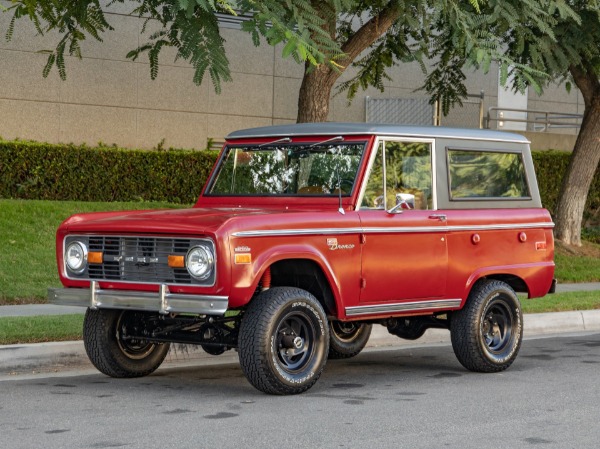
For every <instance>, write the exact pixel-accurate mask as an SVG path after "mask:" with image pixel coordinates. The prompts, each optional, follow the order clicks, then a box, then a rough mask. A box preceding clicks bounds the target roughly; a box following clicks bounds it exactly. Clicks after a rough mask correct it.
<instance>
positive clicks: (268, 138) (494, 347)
mask: <svg viewBox="0 0 600 449" xmlns="http://www.w3.org/2000/svg"><path fill="white" fill-rule="evenodd" d="M552 227H553V223H552V220H551V218H550V215H549V214H548V212H547V211H546V210H545V209H543V208H542V205H541V201H540V195H539V192H538V188H537V183H536V178H535V173H534V169H533V164H532V160H531V153H530V150H529V145H528V142H527V140H526V139H524V138H523V137H521V136H519V135H514V134H507V133H501V132H494V131H482V130H460V129H448V128H424V127H414V126H393V125H372V124H364V123H363V124H340V123H324V124H301V125H284V126H272V127H264V128H255V129H248V130H242V131H236V132H234V133H232V134H230V135H229V136H228V137H227V139H226V143H225V146H224V148H223V150H222V152H221V154H220V156H219V159H218V161H217V163H216V165H215V168H214V169H213V171H212V174H211V176H210V178H209V180H208V182H207V183H206V185H205V187H204V189H203V191H202V193H201V195H200V198H199V199H198V202H197V203H196V205H195V206H194V207H193V208H191V209H186V210H169V211H136V212H128V213H123V212H105V213H92V214H82V215H75V216H73V217H71V218H69V219H67V220H66V221H65V222H64V223H63V224H62V225H61V226H60V228H59V229H58V233H57V244H56V249H57V259H58V269H59V273H60V279H61V282H62V284H63V286H64V288H57V289H50V290H49V299H50V302H52V303H55V304H68V305H80V306H84V307H87V308H88V310H87V312H86V315H85V324H84V343H85V348H86V351H87V353H88V356H89V358H90V360H91V361H92V363H93V364H94V365H95V366H96V367H97V368H98V369H99V370H100V371H101V372H103V373H105V374H107V375H109V376H113V377H137V376H145V375H147V374H150V373H152V372H153V371H154V370H156V369H157V368H158V367H159V365H160V364H161V362H162V361H163V359H164V358H165V355H166V354H167V351H168V350H169V344H170V343H172V342H177V343H187V344H198V345H201V346H202V348H203V349H204V350H205V351H206V352H208V353H210V354H214V355H218V354H221V353H223V352H224V351H226V350H228V349H232V348H234V349H236V350H237V351H238V352H239V359H240V364H241V367H242V370H243V372H244V374H245V375H246V377H247V378H248V380H249V381H250V383H251V384H252V385H254V386H255V387H256V388H257V389H259V390H261V391H263V392H266V393H272V394H294V393H301V392H303V391H306V390H307V389H309V388H310V387H311V386H312V385H313V384H314V383H315V382H316V381H317V379H318V378H319V376H320V374H321V372H322V371H323V368H324V367H325V362H326V361H327V359H328V358H332V359H333V358H345V357H353V356H355V355H357V354H358V353H359V352H360V351H361V350H362V349H363V348H364V346H365V344H366V343H367V340H368V339H369V335H370V333H371V327H372V325H373V324H381V325H383V326H386V327H387V329H388V331H389V332H390V333H391V334H393V335H397V336H398V337H400V338H404V339H409V340H413V339H417V338H419V337H421V336H422V335H423V333H424V332H425V331H426V330H427V329H428V328H430V327H437V328H446V329H449V330H450V334H451V340H452V346H453V349H454V352H455V354H456V357H457V358H458V360H459V361H460V363H461V364H462V365H464V367H465V368H467V369H469V370H472V371H479V372H497V371H501V370H504V369H506V368H508V367H509V366H510V365H511V364H512V363H513V361H514V360H515V358H516V356H517V353H518V352H519V347H520V345H521V340H522V335H523V316H522V312H521V307H520V303H519V299H518V298H517V296H516V294H515V292H522V293H526V294H527V295H528V297H529V298H535V297H540V296H543V295H545V294H547V293H549V292H551V291H553V288H554V285H555V282H554V280H553V274H554V262H553V253H554V243H553V237H552Z"/></svg>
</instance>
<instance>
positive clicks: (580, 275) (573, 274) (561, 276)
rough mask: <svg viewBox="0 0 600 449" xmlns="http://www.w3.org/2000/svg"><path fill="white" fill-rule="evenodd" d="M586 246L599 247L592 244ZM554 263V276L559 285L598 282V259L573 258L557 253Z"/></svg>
mask: <svg viewBox="0 0 600 449" xmlns="http://www.w3.org/2000/svg"><path fill="white" fill-rule="evenodd" d="M586 245H587V246H589V247H600V245H597V244H593V243H587V244H586ZM554 262H555V263H556V272H555V276H556V278H557V279H558V282H560V283H565V284H570V283H574V282H600V257H590V256H585V255H578V256H575V255H571V254H565V253H563V252H561V251H557V252H556V255H555V257H554Z"/></svg>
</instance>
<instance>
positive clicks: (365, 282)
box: [360, 278, 367, 288]
mask: <svg viewBox="0 0 600 449" xmlns="http://www.w3.org/2000/svg"><path fill="white" fill-rule="evenodd" d="M366 286H367V280H366V279H365V278H360V288H365V287H366Z"/></svg>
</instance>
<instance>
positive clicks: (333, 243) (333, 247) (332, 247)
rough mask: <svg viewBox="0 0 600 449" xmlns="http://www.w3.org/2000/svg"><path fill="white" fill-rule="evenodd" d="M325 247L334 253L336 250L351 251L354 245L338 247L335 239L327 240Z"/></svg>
mask: <svg viewBox="0 0 600 449" xmlns="http://www.w3.org/2000/svg"><path fill="white" fill-rule="evenodd" d="M327 246H328V247H329V249H330V250H331V251H335V250H337V249H352V248H354V244H353V243H350V244H348V245H339V244H338V241H337V239H327Z"/></svg>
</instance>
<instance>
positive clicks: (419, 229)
mask: <svg viewBox="0 0 600 449" xmlns="http://www.w3.org/2000/svg"><path fill="white" fill-rule="evenodd" d="M536 228H543V229H548V228H549V229H552V228H554V223H551V222H550V223H547V222H544V223H516V224H497V225H464V226H406V227H393V228H392V227H390V228H387V227H378V228H307V229H259V230H255V231H239V232H234V233H233V234H232V236H233V237H266V236H269V237H278V236H291V235H339V234H386V233H390V234H405V233H427V232H461V231H502V230H510V229H536Z"/></svg>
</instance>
